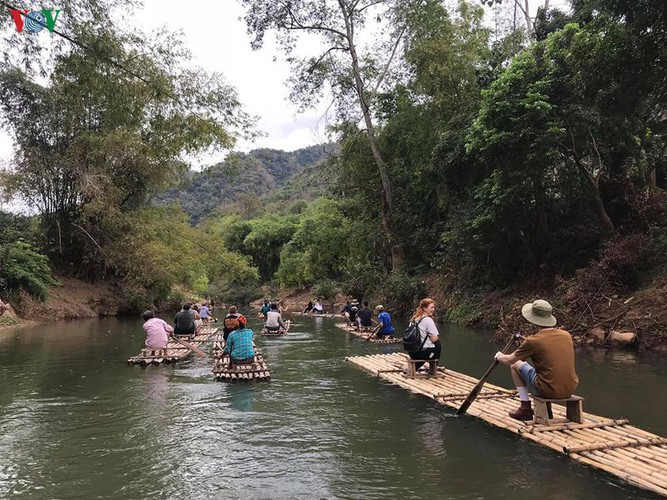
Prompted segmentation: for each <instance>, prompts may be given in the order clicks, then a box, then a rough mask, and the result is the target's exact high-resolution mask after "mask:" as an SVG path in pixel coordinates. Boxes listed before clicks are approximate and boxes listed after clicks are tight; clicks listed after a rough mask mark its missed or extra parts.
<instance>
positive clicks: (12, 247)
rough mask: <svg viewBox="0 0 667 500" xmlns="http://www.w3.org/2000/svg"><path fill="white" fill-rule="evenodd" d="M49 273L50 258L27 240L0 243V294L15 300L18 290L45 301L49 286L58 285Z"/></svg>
mask: <svg viewBox="0 0 667 500" xmlns="http://www.w3.org/2000/svg"><path fill="white" fill-rule="evenodd" d="M58 284H59V283H58V281H57V280H55V279H54V278H53V277H52V276H51V268H50V267H49V259H48V258H47V257H46V256H44V255H42V254H40V253H39V252H37V251H36V250H35V249H33V247H32V245H30V243H26V242H24V241H15V242H12V243H7V244H5V245H0V293H1V294H2V295H5V296H9V297H11V298H12V299H14V300H17V299H18V298H19V295H20V293H21V292H26V293H27V294H28V295H30V296H31V297H34V298H36V299H38V300H41V301H44V300H46V299H47V296H48V290H49V287H50V286H53V285H58Z"/></svg>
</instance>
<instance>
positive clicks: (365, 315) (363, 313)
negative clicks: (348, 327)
mask: <svg viewBox="0 0 667 500" xmlns="http://www.w3.org/2000/svg"><path fill="white" fill-rule="evenodd" d="M357 326H358V327H359V328H360V329H361V328H369V327H371V326H373V311H371V309H370V308H369V307H368V302H364V307H362V308H361V309H359V312H358V313H357Z"/></svg>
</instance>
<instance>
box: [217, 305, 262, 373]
mask: <svg viewBox="0 0 667 500" xmlns="http://www.w3.org/2000/svg"><path fill="white" fill-rule="evenodd" d="M237 323H238V329H237V330H232V331H231V332H230V333H229V337H227V338H226V339H225V340H226V342H225V349H224V351H223V352H224V353H225V354H229V364H230V366H231V365H249V364H252V362H253V361H254V360H255V348H254V347H253V345H252V336H253V331H252V330H251V329H250V328H246V325H247V321H246V319H245V317H244V316H243V315H239V317H238V319H237Z"/></svg>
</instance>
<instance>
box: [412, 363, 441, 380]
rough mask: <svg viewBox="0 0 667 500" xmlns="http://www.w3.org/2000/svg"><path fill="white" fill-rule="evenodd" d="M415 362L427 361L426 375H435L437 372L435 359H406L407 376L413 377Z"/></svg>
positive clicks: (415, 372)
mask: <svg viewBox="0 0 667 500" xmlns="http://www.w3.org/2000/svg"><path fill="white" fill-rule="evenodd" d="M415 363H428V376H429V377H435V376H436V375H437V374H438V360H437V359H426V360H424V359H408V374H407V377H408V378H415V376H416V375H417V370H415Z"/></svg>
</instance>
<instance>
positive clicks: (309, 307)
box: [303, 300, 313, 314]
mask: <svg viewBox="0 0 667 500" xmlns="http://www.w3.org/2000/svg"><path fill="white" fill-rule="evenodd" d="M312 310H313V301H312V300H309V301H308V304H307V305H306V307H305V308H304V310H303V314H308V313H309V312H310V311H312Z"/></svg>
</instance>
